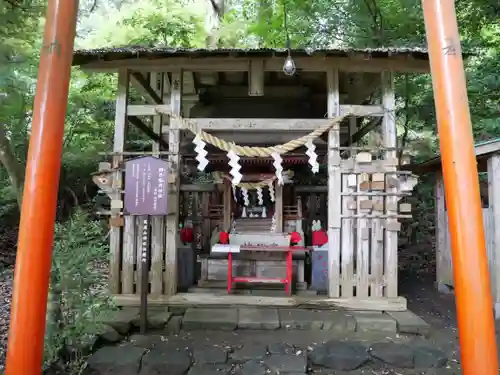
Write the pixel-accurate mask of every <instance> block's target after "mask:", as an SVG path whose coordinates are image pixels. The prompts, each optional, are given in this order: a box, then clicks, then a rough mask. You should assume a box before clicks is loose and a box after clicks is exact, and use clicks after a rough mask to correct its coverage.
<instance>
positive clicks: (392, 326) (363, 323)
mask: <svg viewBox="0 0 500 375" xmlns="http://www.w3.org/2000/svg"><path fill="white" fill-rule="evenodd" d="M352 315H353V317H354V319H356V330H357V331H359V332H391V333H393V332H397V324H396V320H394V319H393V318H392V317H391V316H389V315H387V314H383V313H381V312H380V313H379V312H365V311H356V312H353V313H352Z"/></svg>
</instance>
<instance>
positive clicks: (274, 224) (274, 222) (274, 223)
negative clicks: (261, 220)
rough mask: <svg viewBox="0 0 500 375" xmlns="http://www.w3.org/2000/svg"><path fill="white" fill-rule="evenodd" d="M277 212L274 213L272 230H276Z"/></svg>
mask: <svg viewBox="0 0 500 375" xmlns="http://www.w3.org/2000/svg"><path fill="white" fill-rule="evenodd" d="M275 215H276V214H274V215H273V218H272V220H271V232H276V216H275Z"/></svg>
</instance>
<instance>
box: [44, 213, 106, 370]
mask: <svg viewBox="0 0 500 375" xmlns="http://www.w3.org/2000/svg"><path fill="white" fill-rule="evenodd" d="M106 231H107V230H106V228H104V227H103V225H102V223H100V222H98V221H93V220H91V219H90V217H89V216H88V214H86V213H85V212H83V211H79V210H77V211H76V212H75V213H74V214H73V215H72V216H71V217H70V218H69V219H68V220H67V221H65V222H64V223H60V224H56V227H55V232H54V235H55V239H54V251H53V261H52V273H51V290H50V293H51V294H50V295H51V297H52V298H51V299H50V301H49V309H48V327H47V335H46V342H45V354H46V360H45V363H46V364H47V365H50V364H52V363H53V362H55V361H57V360H58V359H59V358H60V356H61V353H63V352H65V353H68V352H69V354H70V355H71V357H72V358H71V359H72V362H71V366H73V367H76V368H78V366H79V363H80V360H81V359H82V357H83V356H84V355H85V354H86V351H87V350H88V349H89V346H91V344H92V342H93V340H95V335H96V332H98V330H99V328H100V327H99V326H98V325H97V323H96V322H95V321H94V320H95V319H94V318H95V316H96V315H97V314H98V313H101V312H102V311H103V310H104V311H105V310H107V309H111V308H112V305H111V301H110V300H109V299H108V297H107V295H106V287H107V261H108V253H109V248H108V246H107V244H106V241H105V238H106ZM75 373H76V372H75Z"/></svg>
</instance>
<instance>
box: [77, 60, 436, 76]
mask: <svg viewBox="0 0 500 375" xmlns="http://www.w3.org/2000/svg"><path fill="white" fill-rule="evenodd" d="M255 59H259V60H260V59H262V58H245V57H203V58H199V59H198V58H186V57H169V58H159V59H154V60H151V59H147V58H132V59H124V60H114V61H99V62H92V63H88V64H84V65H82V66H81V67H82V69H83V70H93V71H100V72H113V71H117V70H118V69H119V68H128V69H132V70H134V71H163V72H172V71H175V70H176V69H179V67H182V68H183V69H186V70H190V71H193V72H247V71H248V69H249V63H250V61H251V60H255ZM294 62H295V65H296V66H297V69H298V70H300V71H306V72H325V71H326V70H328V69H330V68H336V69H339V70H342V71H349V72H367V73H368V72H373V73H380V72H383V71H385V70H392V71H394V72H401V73H429V71H430V69H429V61H428V60H416V59H408V58H407V57H405V56H401V57H397V56H395V57H389V58H387V57H380V58H371V59H367V60H358V59H353V58H349V57H314V56H311V57H294ZM282 69H283V58H281V57H268V58H265V59H264V71H267V72H281V71H282Z"/></svg>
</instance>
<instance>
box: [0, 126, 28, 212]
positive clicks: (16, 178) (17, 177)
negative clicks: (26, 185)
mask: <svg viewBox="0 0 500 375" xmlns="http://www.w3.org/2000/svg"><path fill="white" fill-rule="evenodd" d="M0 163H2V164H3V166H4V167H5V169H6V170H7V174H8V175H9V178H10V182H11V184H12V188H13V189H14V191H15V194H16V198H17V203H18V205H19V208H21V200H22V191H23V179H24V178H23V169H22V168H21V165H20V163H19V161H18V160H17V158H16V155H14V152H12V147H11V144H10V141H9V139H8V138H7V133H6V131H5V128H4V127H2V126H0Z"/></svg>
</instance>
